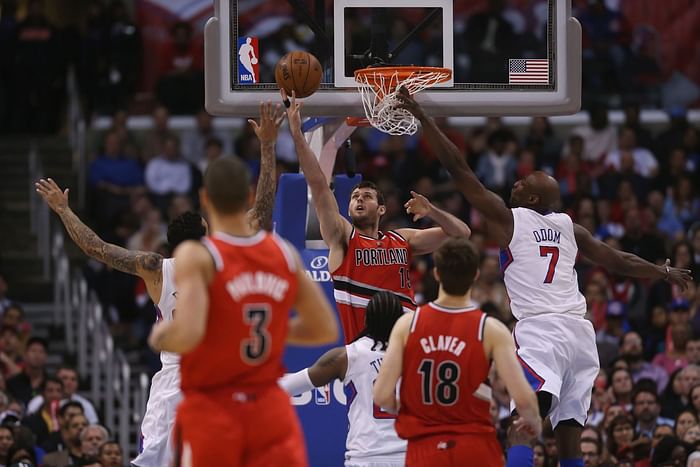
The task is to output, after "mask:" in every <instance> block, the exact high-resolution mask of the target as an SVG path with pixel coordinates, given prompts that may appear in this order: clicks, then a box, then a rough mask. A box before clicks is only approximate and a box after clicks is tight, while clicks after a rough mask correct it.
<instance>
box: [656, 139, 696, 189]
mask: <svg viewBox="0 0 700 467" xmlns="http://www.w3.org/2000/svg"><path fill="white" fill-rule="evenodd" d="M694 168H695V167H694V166H693V165H692V164H691V162H690V161H689V160H688V156H687V154H686V152H685V149H684V148H682V147H678V148H673V149H671V150H670V151H669V155H668V158H666V159H661V173H660V174H659V176H658V177H657V178H656V188H657V189H659V190H661V191H662V192H664V193H667V194H668V193H671V192H672V190H673V186H674V184H675V182H676V180H678V178H679V177H683V176H688V175H691V174H692V172H693V170H694Z"/></svg>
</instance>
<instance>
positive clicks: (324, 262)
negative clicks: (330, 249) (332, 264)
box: [311, 256, 328, 269]
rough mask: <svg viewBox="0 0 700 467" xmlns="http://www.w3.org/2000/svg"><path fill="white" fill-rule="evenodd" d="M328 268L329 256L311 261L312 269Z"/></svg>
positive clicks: (318, 257)
mask: <svg viewBox="0 0 700 467" xmlns="http://www.w3.org/2000/svg"><path fill="white" fill-rule="evenodd" d="M326 266H328V257H327V256H317V257H315V258H314V259H312V260H311V267H312V268H314V269H323V268H325V267H326Z"/></svg>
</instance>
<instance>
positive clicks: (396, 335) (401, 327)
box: [372, 313, 413, 413]
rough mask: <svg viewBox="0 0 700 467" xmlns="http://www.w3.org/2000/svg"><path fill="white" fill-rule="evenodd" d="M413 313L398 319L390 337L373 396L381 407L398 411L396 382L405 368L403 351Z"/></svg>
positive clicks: (394, 411) (390, 410) (392, 411)
mask: <svg viewBox="0 0 700 467" xmlns="http://www.w3.org/2000/svg"><path fill="white" fill-rule="evenodd" d="M412 320H413V313H406V314H405V315H403V316H402V317H401V318H399V319H398V320H397V321H396V324H394V328H393V329H392V330H391V336H390V337H389V347H388V348H387V349H386V353H385V354H384V360H382V366H381V368H380V369H379V375H378V376H377V380H376V381H375V382H374V390H373V391H372V396H373V397H374V402H375V403H376V404H377V405H378V406H379V407H381V408H383V409H385V410H387V411H389V412H391V413H397V412H398V411H399V401H398V400H397V398H396V384H397V383H398V382H399V378H400V377H401V371H402V370H403V352H404V349H405V348H406V341H407V340H408V332H409V330H410V328H411V321H412Z"/></svg>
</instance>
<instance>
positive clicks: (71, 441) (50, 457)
mask: <svg viewBox="0 0 700 467" xmlns="http://www.w3.org/2000/svg"><path fill="white" fill-rule="evenodd" d="M87 426H88V422H87V419H86V418H85V416H84V415H75V416H73V417H72V418H71V419H70V421H69V422H68V431H67V438H66V443H67V445H68V446H67V447H68V449H66V450H64V451H56V452H52V453H49V454H47V455H46V457H44V463H43V465H44V467H69V466H71V465H84V464H83V462H84V461H85V460H86V456H84V455H83V451H82V448H81V443H80V434H81V433H82V432H83V431H84V430H85V428H86V427H87Z"/></svg>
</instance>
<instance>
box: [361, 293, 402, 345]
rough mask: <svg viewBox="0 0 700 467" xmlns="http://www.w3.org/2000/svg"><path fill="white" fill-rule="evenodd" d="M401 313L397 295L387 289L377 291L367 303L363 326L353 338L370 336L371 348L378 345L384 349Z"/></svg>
mask: <svg viewBox="0 0 700 467" xmlns="http://www.w3.org/2000/svg"><path fill="white" fill-rule="evenodd" d="M403 314H404V313H403V306H402V305H401V300H399V297H397V296H396V295H394V294H393V293H391V292H387V291H382V292H377V293H376V294H374V296H373V297H372V298H371V299H370V301H369V303H367V309H366V310H365V328H364V329H363V330H362V332H360V335H359V336H357V338H356V339H355V340H357V339H359V338H360V337H370V338H372V339H373V340H374V344H373V345H372V350H375V347H377V346H380V350H386V347H387V344H388V343H389V336H390V335H391V330H392V329H393V328H394V324H395V323H396V320H398V319H399V318H401V316H403Z"/></svg>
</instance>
